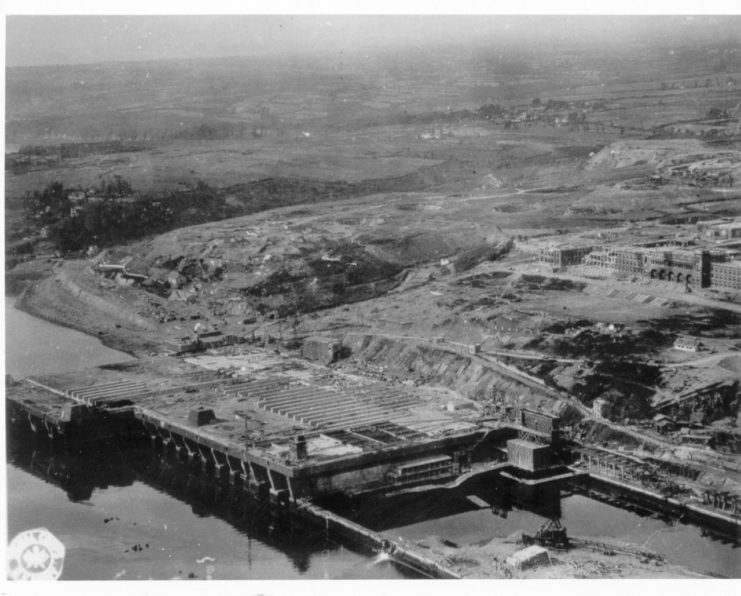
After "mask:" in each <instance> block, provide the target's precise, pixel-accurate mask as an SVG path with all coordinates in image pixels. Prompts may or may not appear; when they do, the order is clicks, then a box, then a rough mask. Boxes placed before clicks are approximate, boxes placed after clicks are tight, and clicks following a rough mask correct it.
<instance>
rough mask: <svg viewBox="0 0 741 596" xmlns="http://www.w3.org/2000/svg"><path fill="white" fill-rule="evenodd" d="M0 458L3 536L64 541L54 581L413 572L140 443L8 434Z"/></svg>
mask: <svg viewBox="0 0 741 596" xmlns="http://www.w3.org/2000/svg"><path fill="white" fill-rule="evenodd" d="M8 456H9V461H10V465H9V466H8V483H9V485H10V486H12V487H13V490H11V491H10V494H9V499H8V507H9V511H10V512H11V515H10V516H9V519H8V525H9V528H8V530H9V535H10V536H14V535H15V534H17V533H18V532H21V531H23V530H25V529H28V528H29V527H37V526H45V527H47V528H49V529H50V530H51V531H52V533H54V534H55V535H56V536H57V537H58V538H59V539H60V540H61V541H62V542H63V543H64V545H65V547H66V549H67V556H66V560H65V567H64V576H63V578H64V579H114V578H119V579H149V578H151V579H186V578H191V579H195V578H201V579H203V578H205V577H206V576H207V575H208V576H210V577H211V578H212V579H291V578H302V579H330V578H331V579H357V578H364V579H397V578H402V577H413V576H411V575H409V573H408V572H406V571H402V570H400V569H398V568H397V567H395V566H394V565H391V564H390V563H388V562H385V561H379V560H374V559H371V558H370V557H369V556H368V555H366V554H364V553H359V552H355V551H353V550H349V549H348V548H346V547H344V546H342V545H340V544H338V542H337V541H336V540H335V539H334V537H333V536H327V535H326V533H325V532H324V531H323V529H321V528H317V527H314V526H307V525H306V524H300V523H299V522H298V521H297V520H295V519H286V518H284V517H279V516H277V515H276V514H275V513H274V512H273V511H272V510H271V509H269V508H267V507H265V506H262V505H259V504H257V503H255V502H254V501H251V500H246V499H237V498H234V495H233V494H230V493H229V491H227V490H224V489H219V488H216V487H215V486H214V485H213V483H211V482H209V481H208V480H206V481H203V480H202V479H201V477H200V476H197V475H193V474H190V473H188V471H187V469H185V467H184V466H181V465H172V464H168V463H163V462H162V461H161V460H160V459H159V458H154V459H153V458H151V457H150V455H149V452H148V451H146V452H143V453H138V454H133V453H129V452H128V451H127V452H126V454H122V453H120V452H117V451H116V450H114V449H111V450H106V451H96V452H91V453H86V454H84V455H63V454H60V453H56V452H52V451H50V450H49V449H48V448H46V447H44V446H42V445H38V446H37V447H36V448H35V449H34V448H32V447H31V446H21V445H20V444H19V442H18V441H16V440H14V441H13V442H12V443H11V445H10V449H9V453H8Z"/></svg>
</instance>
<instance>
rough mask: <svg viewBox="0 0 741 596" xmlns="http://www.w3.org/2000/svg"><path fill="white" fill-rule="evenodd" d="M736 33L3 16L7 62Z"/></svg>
mask: <svg viewBox="0 0 741 596" xmlns="http://www.w3.org/2000/svg"><path fill="white" fill-rule="evenodd" d="M698 37H700V38H711V39H735V40H736V41H739V39H741V20H740V19H739V17H730V18H729V17H712V16H711V17H678V16H674V17H672V16H663V17H662V16H660V17H625V16H623V17H621V16H618V17H615V16H612V17H610V16H598V17H564V16H555V17H533V16H524V17H523V16H521V17H513V16H504V15H500V16H491V15H489V16H348V15H345V16H318V15H309V16H244V15H239V16H8V17H7V19H6V64H7V65H8V66H25V65H43V64H73V63H89V62H100V61H107V60H151V59H167V58H199V57H204V58H205V57H218V56H243V55H262V54H274V53H286V52H308V51H330V52H340V51H352V50H355V49H370V50H372V49H374V48H400V47H403V46H405V45H415V46H419V45H425V44H432V43H451V42H453V43H458V44H463V45H466V44H474V43H482V42H492V41H497V42H499V41H504V42H507V41H511V40H519V41H522V40H528V41H532V42H537V43H557V42H558V40H561V39H564V38H565V39H568V40H580V41H584V42H592V43H600V44H610V43H614V44H620V43H630V42H632V41H635V40H642V39H643V40H675V41H680V40H687V39H690V40H691V39H693V38H698Z"/></svg>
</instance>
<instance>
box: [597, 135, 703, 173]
mask: <svg viewBox="0 0 741 596" xmlns="http://www.w3.org/2000/svg"><path fill="white" fill-rule="evenodd" d="M704 152H707V149H706V148H705V146H704V144H703V143H702V142H701V141H699V140H697V139H667V140H650V141H648V140H630V141H617V142H615V143H611V144H610V145H607V146H606V147H604V148H603V149H601V150H600V151H598V152H597V153H596V154H595V155H593V156H592V157H591V158H590V159H589V160H588V161H587V162H586V164H585V165H584V168H585V169H587V170H597V169H612V168H628V167H634V166H641V165H645V166H649V167H657V166H658V165H659V164H661V163H663V162H666V161H668V160H670V159H672V158H675V157H676V156H679V155H683V154H688V153H695V154H701V153H704Z"/></svg>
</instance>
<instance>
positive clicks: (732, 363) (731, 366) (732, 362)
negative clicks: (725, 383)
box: [718, 356, 741, 373]
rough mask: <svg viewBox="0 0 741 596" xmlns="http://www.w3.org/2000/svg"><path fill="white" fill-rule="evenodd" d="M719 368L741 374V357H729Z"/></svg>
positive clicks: (720, 362)
mask: <svg viewBox="0 0 741 596" xmlns="http://www.w3.org/2000/svg"><path fill="white" fill-rule="evenodd" d="M718 366H720V367H721V368H725V369H726V370H730V371H731V372H737V373H741V356H728V357H727V358H723V360H721V361H719V362H718Z"/></svg>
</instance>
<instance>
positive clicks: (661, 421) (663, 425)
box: [653, 414, 679, 434]
mask: <svg viewBox="0 0 741 596" xmlns="http://www.w3.org/2000/svg"><path fill="white" fill-rule="evenodd" d="M653 426H654V428H655V429H656V430H657V431H658V432H660V433H661V434H667V433H671V432H674V431H676V430H677V429H678V428H679V425H678V424H677V423H676V422H675V421H674V420H672V419H671V418H669V416H666V415H664V414H656V416H654V419H653Z"/></svg>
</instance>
